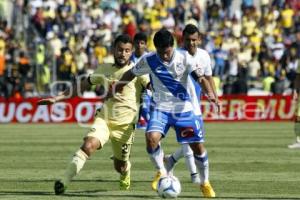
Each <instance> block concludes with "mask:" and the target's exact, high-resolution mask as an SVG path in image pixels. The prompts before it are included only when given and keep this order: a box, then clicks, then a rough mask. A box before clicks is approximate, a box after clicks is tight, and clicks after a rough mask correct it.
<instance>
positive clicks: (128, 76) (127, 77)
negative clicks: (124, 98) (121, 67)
mask: <svg viewBox="0 0 300 200" xmlns="http://www.w3.org/2000/svg"><path fill="white" fill-rule="evenodd" d="M134 78H135V74H133V73H132V72H131V70H130V69H129V70H128V71H126V72H125V73H124V74H123V76H122V77H121V79H120V80H119V81H117V82H114V83H113V84H112V85H111V86H110V87H109V91H108V94H107V98H111V97H113V96H114V94H115V93H119V92H122V90H123V88H124V86H125V85H127V84H128V83H129V82H130V81H132V80H133V79H134Z"/></svg>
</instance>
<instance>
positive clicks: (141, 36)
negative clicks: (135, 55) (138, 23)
mask: <svg viewBox="0 0 300 200" xmlns="http://www.w3.org/2000/svg"><path fill="white" fill-rule="evenodd" d="M133 41H144V42H147V35H146V34H145V33H143V32H139V33H137V34H135V35H134V38H133Z"/></svg>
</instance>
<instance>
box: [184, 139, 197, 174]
mask: <svg viewBox="0 0 300 200" xmlns="http://www.w3.org/2000/svg"><path fill="white" fill-rule="evenodd" d="M182 152H183V155H184V158H185V165H186V167H187V169H188V170H189V171H190V174H191V175H193V174H197V173H198V172H197V167H196V164H195V158H194V153H193V150H192V149H191V147H190V145H189V144H182Z"/></svg>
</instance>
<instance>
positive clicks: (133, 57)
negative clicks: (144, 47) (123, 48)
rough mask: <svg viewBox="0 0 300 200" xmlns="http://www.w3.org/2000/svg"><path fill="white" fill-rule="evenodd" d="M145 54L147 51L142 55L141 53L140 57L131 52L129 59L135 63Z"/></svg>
mask: <svg viewBox="0 0 300 200" xmlns="http://www.w3.org/2000/svg"><path fill="white" fill-rule="evenodd" d="M146 54H147V52H144V53H143V55H141V56H140V57H136V55H135V53H134V52H133V53H132V54H131V56H130V58H129V60H131V61H132V62H133V63H134V64H135V63H137V62H138V61H139V60H140V59H141V58H142V57H143V56H144V55H146Z"/></svg>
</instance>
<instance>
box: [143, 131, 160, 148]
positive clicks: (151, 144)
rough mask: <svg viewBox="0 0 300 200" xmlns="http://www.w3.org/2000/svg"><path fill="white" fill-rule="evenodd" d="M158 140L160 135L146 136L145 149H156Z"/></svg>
mask: <svg viewBox="0 0 300 200" xmlns="http://www.w3.org/2000/svg"><path fill="white" fill-rule="evenodd" d="M160 138H161V135H160V134H159V135H157V134H146V144H147V148H151V149H155V148H157V146H158V144H159V140H160Z"/></svg>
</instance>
